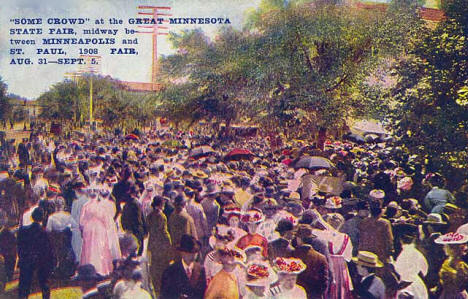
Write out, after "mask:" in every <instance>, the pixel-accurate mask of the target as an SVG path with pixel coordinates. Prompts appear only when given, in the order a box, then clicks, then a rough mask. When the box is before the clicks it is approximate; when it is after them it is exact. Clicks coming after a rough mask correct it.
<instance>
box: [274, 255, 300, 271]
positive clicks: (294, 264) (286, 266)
mask: <svg viewBox="0 0 468 299" xmlns="http://www.w3.org/2000/svg"><path fill="white" fill-rule="evenodd" d="M273 265H274V266H273V267H274V269H275V271H276V273H278V274H280V273H283V274H300V273H301V272H302V271H304V270H305V269H306V268H307V266H306V265H305V264H304V262H302V260H301V259H297V258H292V257H291V258H284V257H277V258H276V259H275V261H274V263H273Z"/></svg>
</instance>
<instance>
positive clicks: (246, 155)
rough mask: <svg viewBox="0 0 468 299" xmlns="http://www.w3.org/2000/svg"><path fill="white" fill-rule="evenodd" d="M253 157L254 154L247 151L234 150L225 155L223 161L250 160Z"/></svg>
mask: <svg viewBox="0 0 468 299" xmlns="http://www.w3.org/2000/svg"><path fill="white" fill-rule="evenodd" d="M253 155H254V154H253V153H252V152H251V151H249V150H247V149H242V148H235V149H233V150H232V151H230V152H229V153H227V155H226V156H225V157H224V159H226V160H236V159H250V158H252V156H253Z"/></svg>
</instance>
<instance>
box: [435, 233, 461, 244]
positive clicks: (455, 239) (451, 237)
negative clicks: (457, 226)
mask: <svg viewBox="0 0 468 299" xmlns="http://www.w3.org/2000/svg"><path fill="white" fill-rule="evenodd" d="M434 242H435V243H437V244H464V243H466V242H468V236H467V235H465V234H460V233H455V232H451V233H448V234H445V235H442V236H440V237H438V238H437V239H435V241H434Z"/></svg>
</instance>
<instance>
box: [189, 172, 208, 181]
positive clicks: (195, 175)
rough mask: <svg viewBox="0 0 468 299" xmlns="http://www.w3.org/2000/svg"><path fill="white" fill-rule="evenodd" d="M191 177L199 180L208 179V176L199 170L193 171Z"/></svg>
mask: <svg viewBox="0 0 468 299" xmlns="http://www.w3.org/2000/svg"><path fill="white" fill-rule="evenodd" d="M192 176H194V177H196V178H200V179H206V178H208V175H207V174H206V173H204V172H203V171H201V170H195V171H193V172H192Z"/></svg>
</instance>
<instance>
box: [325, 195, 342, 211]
mask: <svg viewBox="0 0 468 299" xmlns="http://www.w3.org/2000/svg"><path fill="white" fill-rule="evenodd" d="M342 204H343V199H342V198H341V197H340V196H331V197H329V198H327V200H326V202H325V205H324V206H323V207H324V208H327V209H333V210H335V209H340V208H341V207H342Z"/></svg>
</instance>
